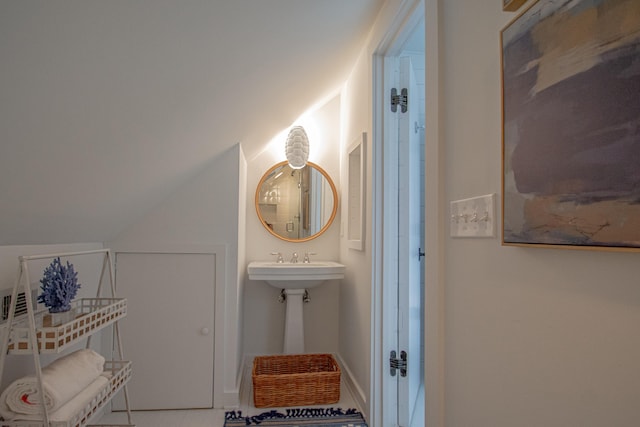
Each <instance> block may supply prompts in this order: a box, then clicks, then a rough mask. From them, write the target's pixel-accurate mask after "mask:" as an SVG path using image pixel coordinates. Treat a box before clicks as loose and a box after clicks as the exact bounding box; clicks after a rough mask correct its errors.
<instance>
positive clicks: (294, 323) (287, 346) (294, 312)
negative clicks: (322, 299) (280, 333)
mask: <svg viewBox="0 0 640 427" xmlns="http://www.w3.org/2000/svg"><path fill="white" fill-rule="evenodd" d="M284 292H285V294H286V295H287V301H286V305H287V307H286V310H285V317H284V354H302V353H304V318H303V316H302V304H303V301H302V299H303V296H304V292H305V290H304V289H285V291H284Z"/></svg>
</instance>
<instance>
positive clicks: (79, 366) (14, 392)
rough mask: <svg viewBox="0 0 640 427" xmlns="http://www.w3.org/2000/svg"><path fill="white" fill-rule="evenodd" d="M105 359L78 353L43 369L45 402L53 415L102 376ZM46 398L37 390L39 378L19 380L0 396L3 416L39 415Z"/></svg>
mask: <svg viewBox="0 0 640 427" xmlns="http://www.w3.org/2000/svg"><path fill="white" fill-rule="evenodd" d="M103 367H104V357H102V356H101V355H99V354H98V353H96V352H95V351H93V350H90V349H85V350H78V351H75V352H73V353H71V354H69V355H67V356H64V357H61V358H59V359H57V360H56V361H54V362H52V363H51V364H49V365H48V366H46V367H44V368H43V369H42V385H43V388H44V402H45V405H46V406H47V410H48V411H49V413H53V412H55V411H56V410H58V409H59V408H61V407H62V406H63V405H64V404H66V403H67V402H69V401H70V400H71V399H73V398H74V397H75V396H76V395H78V393H80V392H82V391H83V390H84V389H85V388H86V387H87V386H88V385H89V384H91V383H92V382H94V381H95V380H96V378H98V377H99V376H100V374H101V373H102V370H103ZM42 401H43V399H42V398H41V396H40V391H39V390H38V378H37V377H36V376H35V375H33V376H28V377H23V378H19V379H17V380H16V381H14V382H13V383H11V384H10V385H9V387H7V389H6V390H5V391H3V392H2V394H1V395H0V415H2V416H3V417H4V419H5V420H10V419H13V418H14V417H15V416H16V414H27V415H28V414H32V415H40V414H41V412H42V410H41V408H40V404H41V402H42Z"/></svg>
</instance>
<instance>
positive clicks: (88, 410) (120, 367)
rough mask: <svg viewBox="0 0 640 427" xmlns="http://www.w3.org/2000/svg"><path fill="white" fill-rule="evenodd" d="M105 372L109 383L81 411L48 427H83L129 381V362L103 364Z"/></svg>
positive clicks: (3, 424) (32, 425)
mask: <svg viewBox="0 0 640 427" xmlns="http://www.w3.org/2000/svg"><path fill="white" fill-rule="evenodd" d="M104 370H105V372H109V373H110V378H109V382H108V383H107V384H106V385H105V386H104V387H103V388H102V389H100V391H99V392H98V393H97V394H96V395H95V396H94V397H93V398H92V399H91V401H90V402H89V404H88V405H87V406H85V408H84V409H83V410H81V411H80V412H79V413H77V414H76V415H75V416H74V417H73V418H72V419H70V420H68V421H50V422H49V426H50V427H83V426H87V425H88V424H87V423H88V422H89V420H90V419H91V418H92V417H93V416H94V415H95V414H96V413H97V412H98V411H99V410H100V409H102V408H103V407H104V406H105V405H106V404H107V403H108V402H109V401H110V400H111V398H112V397H113V396H114V395H115V394H116V393H117V392H118V391H120V389H121V388H122V387H124V385H125V384H126V383H127V382H128V381H129V379H131V372H132V370H131V362H130V361H124V360H122V361H120V360H117V361H109V362H106V363H105V366H104ZM50 416H51V415H50ZM43 425H44V423H43V422H42V421H0V427H42V426H43Z"/></svg>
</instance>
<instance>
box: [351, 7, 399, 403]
mask: <svg viewBox="0 0 640 427" xmlns="http://www.w3.org/2000/svg"><path fill="white" fill-rule="evenodd" d="M406 3H407V2H403V1H399V0H397V1H387V2H386V3H385V5H384V7H383V8H382V10H381V12H380V14H379V15H378V18H377V20H376V23H375V25H374V27H373V28H372V29H371V33H370V35H369V40H368V42H367V45H366V47H365V48H364V49H363V51H362V53H361V55H360V58H359V59H358V61H357V63H356V65H355V67H354V69H353V71H352V73H351V75H350V76H349V79H348V81H347V83H346V85H345V89H344V100H343V104H342V109H343V112H342V119H343V128H342V140H343V148H342V151H341V158H342V161H341V173H342V176H343V177H346V176H347V170H346V167H347V165H348V161H347V159H346V158H345V157H346V148H347V147H348V146H350V145H351V144H352V142H353V141H354V140H356V139H357V138H359V137H360V135H361V134H362V132H366V133H367V148H366V151H367V154H366V162H365V163H366V166H365V168H366V179H365V181H366V184H365V199H366V201H365V206H366V209H365V212H366V214H365V223H366V232H365V237H364V250H362V251H358V250H354V249H349V248H348V245H347V240H346V233H345V235H344V236H342V238H341V240H340V260H341V262H342V263H344V264H345V265H346V266H347V272H346V275H345V278H344V280H343V281H342V284H341V286H340V332H339V348H340V351H339V355H340V358H341V360H342V362H343V364H344V367H345V369H346V370H347V375H348V379H349V381H352V382H353V384H352V386H353V390H352V391H353V392H354V393H355V397H356V399H358V400H359V403H360V405H361V406H362V410H363V411H364V412H365V414H371V411H372V410H373V409H374V408H372V406H371V405H372V402H371V393H370V392H371V387H372V382H371V375H372V366H373V363H372V360H371V350H372V340H371V335H372V333H373V329H372V328H373V323H372V320H373V319H372V317H371V316H372V312H371V308H372V303H373V302H374V299H375V298H374V295H373V292H372V280H373V277H372V258H373V254H372V250H371V248H372V242H371V240H372V229H373V228H374V227H379V224H377V225H376V224H373V223H372V219H373V218H372V215H371V212H372V206H373V204H372V202H373V197H375V196H374V194H373V192H374V191H375V190H374V183H373V182H372V170H373V164H372V162H373V157H372V152H373V145H374V142H373V138H375V136H374V134H373V132H374V130H373V126H374V124H373V122H372V116H373V114H374V113H373V111H374V105H373V99H372V91H373V80H372V70H373V67H374V65H373V55H374V54H375V51H376V49H377V48H378V46H379V45H380V44H381V43H382V41H383V39H384V38H385V37H386V36H387V32H388V29H389V27H390V26H391V24H392V22H393V20H394V19H395V18H396V15H397V14H398V12H399V11H400V10H401V8H402V7H403V6H406ZM377 131H379V130H377ZM342 208H343V209H345V206H343V207H342ZM342 217H343V219H344V220H343V228H344V227H345V226H346V224H345V221H346V218H347V213H346V210H343V215H342ZM378 410H381V408H378Z"/></svg>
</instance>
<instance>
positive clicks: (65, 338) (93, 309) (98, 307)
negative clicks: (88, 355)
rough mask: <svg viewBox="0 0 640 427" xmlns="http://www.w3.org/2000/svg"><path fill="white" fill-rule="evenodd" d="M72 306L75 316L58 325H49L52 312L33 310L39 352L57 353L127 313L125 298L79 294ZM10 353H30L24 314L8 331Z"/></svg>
mask: <svg viewBox="0 0 640 427" xmlns="http://www.w3.org/2000/svg"><path fill="white" fill-rule="evenodd" d="M71 310H72V311H73V312H74V313H75V319H72V320H69V321H67V322H65V323H62V324H60V325H51V321H52V320H51V319H52V316H51V315H50V314H49V312H48V311H47V310H42V311H39V312H37V313H35V314H34V316H35V321H36V323H35V324H36V335H37V337H38V350H39V352H40V353H41V354H51V353H60V352H61V351H63V350H65V349H67V348H69V347H70V346H72V345H73V344H75V343H77V342H78V341H80V340H81V339H83V338H87V337H89V336H90V335H91V334H93V333H95V332H97V331H99V330H100V329H102V328H105V327H107V326H109V325H111V324H113V323H114V322H116V321H117V320H119V319H122V318H123V317H125V316H126V314H127V300H126V299H124V298H82V299H79V300H77V301H74V302H73V303H72V304H71ZM3 326H4V327H9V326H10V325H7V324H5V325H3ZM9 354H32V350H31V340H30V338H29V319H28V317H27V316H23V317H21V318H20V319H17V320H14V322H13V328H11V333H10V335H9Z"/></svg>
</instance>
